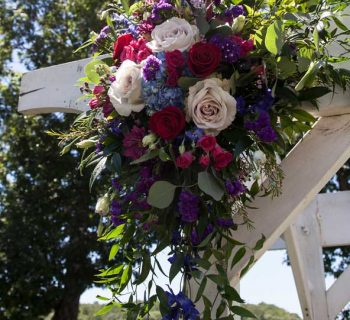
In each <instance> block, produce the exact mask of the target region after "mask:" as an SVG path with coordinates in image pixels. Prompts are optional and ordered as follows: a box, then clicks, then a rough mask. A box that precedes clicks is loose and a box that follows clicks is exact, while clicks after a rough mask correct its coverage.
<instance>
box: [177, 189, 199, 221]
mask: <svg viewBox="0 0 350 320" xmlns="http://www.w3.org/2000/svg"><path fill="white" fill-rule="evenodd" d="M199 202H200V198H199V197H198V196H197V195H195V194H193V193H191V192H189V191H182V192H181V193H180V197H179V211H180V215H181V220H182V221H183V222H188V223H192V222H196V221H197V219H198V214H199Z"/></svg>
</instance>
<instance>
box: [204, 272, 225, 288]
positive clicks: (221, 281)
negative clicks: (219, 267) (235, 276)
mask: <svg viewBox="0 0 350 320" xmlns="http://www.w3.org/2000/svg"><path fill="white" fill-rule="evenodd" d="M207 277H208V278H209V279H210V280H211V281H213V282H214V283H216V284H217V285H218V286H223V285H225V284H226V279H224V278H223V277H222V276H220V275H218V274H209V275H207Z"/></svg>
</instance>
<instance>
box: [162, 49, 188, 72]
mask: <svg viewBox="0 0 350 320" xmlns="http://www.w3.org/2000/svg"><path fill="white" fill-rule="evenodd" d="M165 61H166V65H167V68H168V69H180V68H182V67H183V66H184V65H185V59H184V56H183V54H182V52H181V51H180V50H174V51H170V52H168V51H167V52H165Z"/></svg>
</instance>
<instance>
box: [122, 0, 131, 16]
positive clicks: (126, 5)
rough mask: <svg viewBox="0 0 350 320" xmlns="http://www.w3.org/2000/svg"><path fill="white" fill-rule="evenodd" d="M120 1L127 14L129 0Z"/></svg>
mask: <svg viewBox="0 0 350 320" xmlns="http://www.w3.org/2000/svg"><path fill="white" fill-rule="evenodd" d="M120 3H121V4H122V6H123V9H124V12H125V13H126V14H127V15H129V11H130V7H129V1H128V0H120Z"/></svg>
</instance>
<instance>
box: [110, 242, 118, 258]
mask: <svg viewBox="0 0 350 320" xmlns="http://www.w3.org/2000/svg"><path fill="white" fill-rule="evenodd" d="M118 251H119V244H117V243H115V244H114V245H113V246H112V248H111V251H110V252H109V257H108V261H111V260H112V259H113V258H114V257H115V256H116V254H117V253H118Z"/></svg>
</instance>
